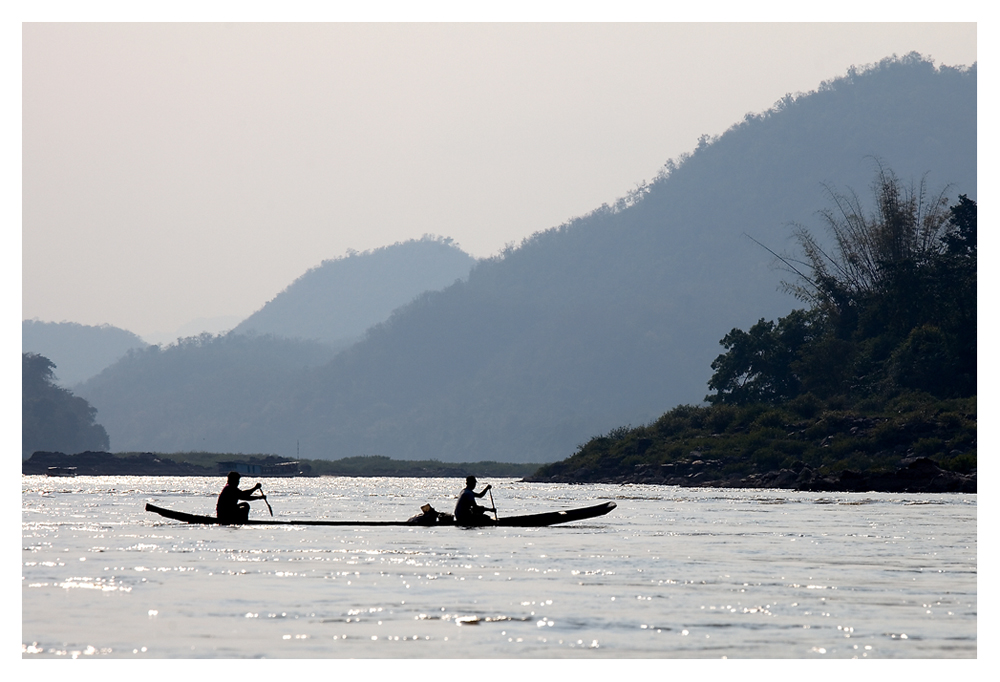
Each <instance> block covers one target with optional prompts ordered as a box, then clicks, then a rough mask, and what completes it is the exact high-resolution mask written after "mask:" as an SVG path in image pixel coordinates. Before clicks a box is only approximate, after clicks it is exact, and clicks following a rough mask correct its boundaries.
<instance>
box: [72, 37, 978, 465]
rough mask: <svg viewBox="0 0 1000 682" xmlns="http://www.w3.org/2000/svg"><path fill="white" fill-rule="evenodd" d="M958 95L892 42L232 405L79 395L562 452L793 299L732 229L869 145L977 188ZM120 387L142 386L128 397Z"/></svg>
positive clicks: (495, 456) (743, 230) (145, 417)
mask: <svg viewBox="0 0 1000 682" xmlns="http://www.w3.org/2000/svg"><path fill="white" fill-rule="evenodd" d="M651 87H655V84H652V83H651ZM976 91H977V88H976V68H975V67H972V68H970V69H952V68H947V67H942V68H940V69H938V68H935V67H934V66H933V64H931V63H929V62H927V61H925V60H923V59H921V58H919V56H913V55H911V56H908V57H905V58H902V59H890V60H885V61H883V62H882V63H880V64H878V65H876V66H874V67H872V68H868V69H864V70H851V71H850V72H849V73H848V75H847V76H846V77H844V78H839V79H837V80H834V81H830V82H827V83H823V84H821V86H820V87H819V88H818V90H817V91H815V92H811V93H806V94H803V95H799V96H794V97H793V96H788V97H786V98H784V99H783V100H781V101H780V102H779V103H778V104H776V105H775V107H774V108H772V109H771V110H769V111H767V112H764V113H762V114H759V115H747V117H746V118H745V119H744V120H743V121H741V122H739V123H738V124H736V125H734V126H733V127H732V128H731V129H730V130H728V131H726V133H725V134H723V135H721V136H719V137H718V138H716V139H708V138H703V139H702V140H701V141H700V143H699V145H698V147H697V148H696V149H695V150H694V151H693V152H692V153H691V154H689V155H685V156H683V157H682V158H680V159H678V160H676V161H671V162H668V163H667V165H666V166H665V168H664V170H663V172H662V173H661V174H660V175H659V176H658V177H657V178H655V179H654V180H653V181H652V182H651V183H650V184H648V185H645V186H643V187H641V188H640V189H639V190H637V191H636V192H634V193H633V194H632V195H630V196H629V197H626V198H624V199H622V200H621V201H619V202H618V203H617V204H616V205H614V206H607V205H605V206H602V207H600V208H598V209H596V210H595V211H593V212H592V213H590V214H588V215H586V216H583V217H580V218H576V219H574V220H571V221H569V222H567V223H566V224H564V225H561V226H559V227H557V228H553V229H549V230H546V231H543V232H539V233H536V234H534V235H533V236H531V237H530V238H528V239H526V240H524V242H523V243H522V244H521V245H520V246H519V247H517V248H512V249H509V250H507V251H506V252H505V253H503V254H502V255H500V256H498V257H496V258H493V259H491V260H488V261H485V262H481V263H479V264H478V265H477V266H476V267H475V268H473V270H472V272H471V273H470V275H469V277H468V279H467V280H463V281H460V282H457V283H455V284H453V285H451V286H449V287H447V288H446V289H444V290H443V291H437V292H432V293H426V294H423V295H421V296H420V297H418V298H417V299H416V300H414V301H413V302H412V303H409V304H408V305H406V306H404V307H402V308H399V309H397V310H396V311H395V312H394V313H393V314H392V316H391V317H390V318H389V319H388V320H387V321H386V322H384V323H382V324H379V325H376V326H375V327H373V328H372V329H370V330H369V331H368V332H367V333H366V335H365V337H364V339H363V340H362V341H361V342H359V343H357V344H355V345H353V346H352V347H350V348H349V349H347V350H345V351H344V352H342V353H340V354H339V355H337V356H336V357H334V358H333V359H332V360H331V361H330V362H329V363H327V364H325V365H323V366H317V367H314V368H311V369H310V370H309V371H307V372H300V373H299V374H297V375H296V377H295V380H294V381H291V380H286V381H285V382H284V383H283V384H282V385H281V388H280V390H276V392H275V393H274V394H273V395H269V396H268V399H269V400H268V403H267V405H266V408H265V407H256V408H253V410H251V411H249V412H246V413H245V414H242V415H241V416H240V418H239V419H235V418H233V416H232V415H228V414H227V412H229V411H231V410H232V405H231V404H230V403H232V402H236V401H241V400H244V396H245V394H246V392H247V390H248V389H247V388H246V387H241V388H239V389H235V388H234V389H231V390H229V391H228V393H227V394H226V395H227V397H226V398H220V397H219V394H221V393H223V392H225V391H224V389H225V387H219V390H218V392H217V393H215V394H213V396H212V398H211V399H204V400H201V401H200V403H199V405H200V409H194V405H191V406H189V407H190V409H189V412H190V415H189V416H185V417H184V418H183V419H178V418H174V417H173V416H172V415H168V414H164V410H163V409H161V408H162V406H163V405H166V404H167V403H165V402H164V401H165V398H164V396H163V395H162V391H161V390H160V388H159V387H158V386H157V382H156V381H155V380H153V379H152V378H151V379H150V380H147V381H142V382H140V381H138V380H137V379H136V377H137V376H139V374H140V373H141V372H142V371H143V368H142V367H141V366H140V365H132V366H129V367H126V366H125V365H123V364H121V363H120V364H119V365H116V366H115V367H113V368H110V369H109V370H108V371H107V372H105V374H104V375H102V380H101V382H100V385H98V383H97V382H88V384H87V385H86V386H84V387H82V388H83V390H82V391H81V395H84V396H85V397H86V398H87V399H88V400H90V401H91V403H92V404H93V405H95V406H96V407H97V408H98V409H99V410H100V414H101V416H102V423H104V425H105V426H106V428H107V429H108V431H109V432H110V433H111V435H112V439H113V440H114V441H115V443H116V446H118V447H121V448H125V449H132V450H144V449H145V450H153V449H155V450H164V451H169V450H182V449H197V450H204V449H211V450H224V451H232V449H236V450H240V449H242V450H244V451H253V452H273V453H275V454H280V455H294V454H295V450H294V449H293V448H294V447H295V443H301V449H302V455H303V456H306V457H310V458H320V457H325V458H331V459H335V458H342V457H351V456H361V455H382V456H389V457H392V458H394V459H436V460H439V461H446V462H447V461H451V462H454V461H476V460H493V461H507V462H551V461H554V460H558V459H563V458H565V457H567V456H569V455H570V454H571V453H572V452H573V450H574V449H575V448H576V446H577V445H579V444H581V443H584V442H586V441H587V440H589V439H590V437H592V436H594V435H596V434H599V433H603V432H605V431H607V430H609V429H611V428H615V427H619V426H621V425H622V424H629V423H631V424H642V423H647V422H650V421H652V420H653V419H655V418H657V417H659V416H660V415H661V414H663V412H665V411H666V410H668V409H670V408H671V407H673V406H675V405H678V404H683V403H699V402H701V401H702V399H703V397H704V396H705V394H706V392H707V385H706V384H707V381H708V379H709V377H710V375H711V369H710V364H711V361H712V359H713V358H714V357H715V356H716V355H718V354H719V352H720V346H719V340H720V339H721V338H722V337H723V336H724V335H725V334H726V333H727V332H729V331H730V330H731V329H732V328H734V327H740V328H747V327H749V326H750V325H752V324H753V323H754V322H756V321H757V319H759V318H760V317H765V318H768V319H773V318H777V317H779V316H782V315H785V314H787V313H788V311H789V310H791V309H792V308H793V307H795V305H796V301H795V300H794V299H792V298H791V297H790V296H788V295H786V294H783V293H781V292H779V290H778V285H779V280H780V279H781V274H780V273H778V272H775V271H774V270H773V268H772V263H773V258H772V256H771V255H770V254H769V253H767V252H766V251H765V250H764V249H762V248H761V247H759V246H757V245H756V244H755V243H754V242H753V241H751V239H749V238H748V236H749V237H752V238H753V239H755V240H757V241H759V242H761V243H763V244H765V245H767V246H768V247H769V248H771V249H773V250H775V251H779V252H780V251H784V250H786V249H789V248H791V246H792V244H791V240H790V237H791V234H792V229H791V225H790V224H791V223H793V222H798V223H802V224H805V225H809V226H810V227H813V228H816V226H817V224H818V223H817V221H816V220H815V214H816V212H817V211H818V210H820V209H823V208H827V207H828V205H829V204H828V195H827V193H826V192H825V190H824V183H828V184H830V185H832V186H834V187H835V188H837V189H839V190H849V189H850V188H854V189H855V190H857V191H858V193H859V195H862V196H863V195H865V193H866V189H867V187H868V185H869V183H870V181H871V178H872V175H873V169H874V167H875V166H874V161H873V159H872V156H877V157H878V158H879V159H881V161H882V163H884V164H885V166H886V167H888V168H891V169H892V170H893V171H895V173H896V175H898V176H899V177H901V178H904V179H910V178H913V179H914V180H915V181H919V179H920V178H921V176H923V174H924V173H929V175H928V176H927V180H928V185H929V186H930V187H931V188H940V187H942V186H944V185H946V184H948V183H951V184H952V190H950V191H949V192H948V196H949V197H950V198H951V199H955V198H956V197H957V196H958V194H959V193H964V194H967V195H968V196H969V197H971V198H975V196H976V178H977V176H976V100H977V95H976ZM678 96H679V97H681V96H683V93H678ZM552 181H553V182H558V181H559V179H558V178H553V179H552ZM817 231H818V230H817ZM126 384H128V385H132V386H135V387H138V386H140V385H141V390H135V391H134V392H133V393H132V394H131V396H132V399H130V400H123V399H122V398H121V392H122V386H124V385H126ZM276 385H277V384H276ZM192 432H195V433H197V438H198V439H199V441H202V442H195V440H194V438H193V437H192V435H191V433H192ZM167 441H169V444H168V443H167ZM223 444H224V445H223Z"/></svg>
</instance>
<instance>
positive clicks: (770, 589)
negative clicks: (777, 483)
mask: <svg viewBox="0 0 1000 682" xmlns="http://www.w3.org/2000/svg"><path fill="white" fill-rule="evenodd" d="M255 482H256V479H253V478H251V477H246V478H244V480H243V482H242V484H243V486H244V487H250V486H251V485H252V484H253V483H255ZM261 482H262V483H263V486H264V492H265V493H267V495H268V502H270V504H271V506H272V507H273V510H274V518H275V519H281V520H294V519H331V520H348V519H354V520H361V519H366V520H386V521H398V520H405V519H406V518H408V517H410V516H412V515H414V514H416V513H419V510H420V506H421V505H423V504H424V503H430V504H431V505H433V506H434V507H435V508H436V509H437V510H439V511H451V510H452V507H453V506H454V503H455V499H456V497H457V494H458V493H459V492H460V490H461V488H462V487H463V482H462V481H459V480H453V479H412V478H411V479H406V478H339V477H323V478H291V479H262V480H261ZM487 482H489V483H492V484H493V486H494V487H493V496H494V501H495V503H496V506H497V508H498V511H499V514H500V516H504V515H512V516H513V515H518V514H529V513H536V512H542V511H554V510H559V509H572V508H575V507H583V506H589V505H592V504H596V503H598V502H602V501H606V500H613V501H615V502H616V503H617V505H618V507H617V509H615V510H614V511H612V512H611V513H610V514H608V515H607V516H603V517H598V518H595V519H589V520H585V521H577V522H573V523H569V524H566V525H563V526H552V527H547V528H480V529H462V528H455V527H392V526H390V527H365V526H359V527H315V526H243V527H220V526H199V525H188V524H184V523H180V522H177V521H171V520H169V519H165V518H163V517H160V516H158V515H156V514H152V513H149V512H146V511H145V510H144V505H145V504H146V503H147V502H152V503H154V504H156V505H158V506H161V507H169V508H171V509H175V510H178V511H185V512H189V513H194V514H206V515H212V514H214V510H215V497H216V496H217V495H218V492H219V490H221V488H222V486H223V485H224V484H225V481H224V479H223V478H222V477H220V478H218V479H214V478H200V477H190V478H187V477H131V476H121V477H116V476H107V477H78V478H48V477H43V476H23V477H22V494H21V501H22V568H21V575H22V586H21V640H22V648H21V651H22V658H58V657H65V658H78V657H93V658H116V659H118V658H122V659H155V658H170V659H182V658H362V659H465V658H489V659H497V658H500V659H517V658H535V659H542V658H544V659H558V658H572V659H587V658H724V657H728V658H785V659H824V658H975V657H976V656H977V643H976V639H977V636H976V632H977V601H976V600H977V591H976V574H977V560H976V552H977V550H976V496H975V495H960V494H954V495H951V494H945V495H929V494H883V493H806V492H793V491H785V490H735V489H733V490H727V489H709V488H677V487H672V486H642V485H624V486H620V485H563V484H538V483H519V482H517V481H516V480H490V481H486V480H483V481H481V485H482V484H485V483H487ZM483 501H484V502H488V501H489V497H486V498H484V500H483ZM252 505H253V509H252V511H251V518H254V519H266V518H270V516H269V515H268V511H267V507H266V506H265V505H264V504H263V502H254V503H252Z"/></svg>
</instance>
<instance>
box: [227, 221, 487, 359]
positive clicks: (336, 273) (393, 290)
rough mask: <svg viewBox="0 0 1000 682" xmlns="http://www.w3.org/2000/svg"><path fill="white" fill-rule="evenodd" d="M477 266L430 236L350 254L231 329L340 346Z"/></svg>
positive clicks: (445, 241)
mask: <svg viewBox="0 0 1000 682" xmlns="http://www.w3.org/2000/svg"><path fill="white" fill-rule="evenodd" d="M475 263H476V260H475V258H473V257H472V256H470V255H469V254H467V253H465V252H464V251H462V250H461V249H459V248H458V247H457V246H455V245H454V244H453V243H452V242H451V240H450V239H447V238H434V237H426V236H425V237H424V238H423V239H413V240H410V241H406V242H402V243H396V244H393V245H391V246H384V247H382V248H379V249H375V250H373V251H366V252H364V253H357V252H352V253H350V254H348V255H347V256H345V257H343V258H336V259H333V260H326V261H323V262H322V263H321V264H320V265H319V266H318V267H315V268H313V269H311V270H309V271H308V272H306V273H305V274H304V275H302V276H301V277H299V278H298V279H297V280H295V281H294V282H292V284H290V285H289V286H288V287H287V288H286V289H285V290H284V291H282V292H281V293H280V294H278V295H277V296H275V297H274V298H273V299H272V300H270V301H268V303H267V304H265V305H264V307H262V308H261V309H260V310H258V311H257V312H255V313H254V314H253V315H251V316H250V317H248V318H247V319H245V320H244V321H243V322H241V323H240V324H238V325H237V326H236V327H235V328H234V329H233V331H234V332H236V333H238V334H239V333H246V332H256V333H258V334H274V335H275V336H284V337H289V338H295V337H297V338H303V339H312V340H316V341H322V342H325V343H329V344H333V345H337V346H342V345H345V342H348V341H355V340H357V339H359V338H360V337H361V335H362V334H364V332H365V330H366V329H368V328H369V327H370V326H372V325H373V324H376V323H378V322H382V321H384V320H386V319H387V318H388V317H389V314H390V313H392V311H393V310H395V309H396V308H398V307H399V306H401V305H404V304H406V303H409V302H410V301H412V300H413V299H414V297H416V296H417V295H418V294H421V293H423V292H425V291H434V290H437V289H443V288H445V287H446V286H448V285H450V284H452V283H454V282H455V280H457V279H462V278H465V277H468V275H469V270H471V269H472V266H473V265H475Z"/></svg>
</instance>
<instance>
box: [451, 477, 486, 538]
mask: <svg viewBox="0 0 1000 682" xmlns="http://www.w3.org/2000/svg"><path fill="white" fill-rule="evenodd" d="M492 487H493V486H492V485H490V484H488V483H487V484H486V487H485V488H483V490H482V492H478V493H477V492H476V477H475V476H467V477H466V479H465V490H463V491H462V494H461V495H459V496H458V502H456V503H455V524H456V525H459V526H482V525H485V524H488V523H492V522H493V519H491V518H490V517H488V516H486V512H493V513H496V509H495V508H493V507H481V506H479V505H478V504H476V498H477V497H482V496H483V495H485V494H486V493H487V492H489V491H490V488H492Z"/></svg>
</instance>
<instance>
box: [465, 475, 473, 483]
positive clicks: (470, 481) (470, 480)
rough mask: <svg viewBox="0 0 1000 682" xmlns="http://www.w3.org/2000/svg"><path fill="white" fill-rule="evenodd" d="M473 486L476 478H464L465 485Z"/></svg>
mask: <svg viewBox="0 0 1000 682" xmlns="http://www.w3.org/2000/svg"><path fill="white" fill-rule="evenodd" d="M475 484H476V477H475V476H466V477H465V485H475Z"/></svg>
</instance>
